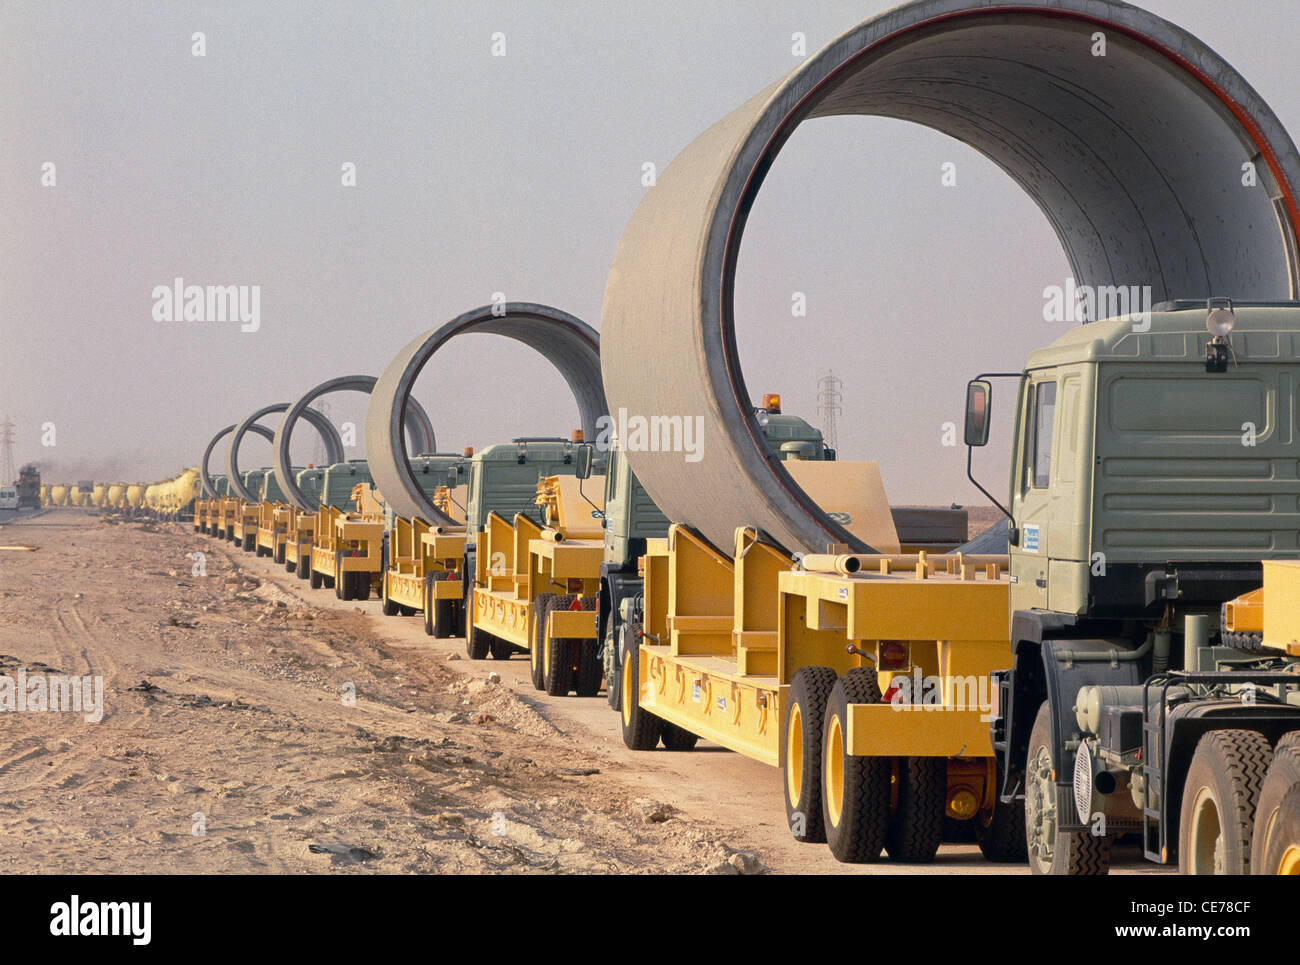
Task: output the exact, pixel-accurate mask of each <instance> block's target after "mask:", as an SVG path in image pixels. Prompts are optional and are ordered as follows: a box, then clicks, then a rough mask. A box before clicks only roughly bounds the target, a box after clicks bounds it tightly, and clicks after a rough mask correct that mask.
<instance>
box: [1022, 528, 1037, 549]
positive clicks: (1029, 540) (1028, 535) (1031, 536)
mask: <svg viewBox="0 0 1300 965" xmlns="http://www.w3.org/2000/svg"><path fill="white" fill-rule="evenodd" d="M1025 552H1026V553H1037V552H1038V524H1037V523H1028V524H1026V525H1025Z"/></svg>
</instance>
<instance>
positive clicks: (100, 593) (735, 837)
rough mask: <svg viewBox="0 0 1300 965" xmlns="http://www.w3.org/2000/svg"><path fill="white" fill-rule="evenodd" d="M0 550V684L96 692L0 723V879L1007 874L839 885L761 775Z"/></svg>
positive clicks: (405, 655)
mask: <svg viewBox="0 0 1300 965" xmlns="http://www.w3.org/2000/svg"><path fill="white" fill-rule="evenodd" d="M0 545H2V546H4V547H5V548H4V549H0V675H9V676H11V677H13V676H15V675H16V674H17V672H18V671H19V670H20V669H25V670H26V672H27V673H28V674H29V675H41V674H52V673H62V674H76V675H87V676H93V675H102V677H103V685H104V695H103V719H102V720H101V721H99V722H88V721H86V720H85V719H84V717H85V715H84V714H81V713H75V712H72V713H52V712H44V713H41V712H25V713H17V712H14V713H3V714H0V788H3V793H2V794H0V872H71V873H86V872H89V873H96V872H119V873H122V872H125V873H131V872H163V873H223V872H254V873H258V872H267V873H283V872H289V873H299V872H370V871H374V872H382V873H409V872H420V873H426V872H469V873H476V872H510V873H515V872H631V873H642V872H643V873H705V872H714V873H725V874H736V873H762V872H765V871H775V872H822V873H867V874H892V873H913V874H915V873H1008V872H1011V873H1024V870H1025V869H1024V868H1023V867H1010V868H1008V867H1006V866H991V865H987V864H985V863H984V862H983V861H982V860H981V858H980V856H979V853H978V850H977V849H976V848H975V847H974V846H973V845H970V844H946V845H944V847H943V849H942V851H941V852H940V856H939V860H938V861H937V862H936V863H935V864H933V865H927V866H899V865H894V864H890V863H881V864H876V865H870V866H862V867H848V866H842V865H839V864H837V863H836V862H835V861H834V860H833V859H832V858H831V857H830V855H829V853H828V852H827V851H826V849H825V848H824V847H822V846H817V845H799V844H797V843H796V842H794V841H793V840H792V839H791V838H790V837H789V834H788V832H787V831H786V829H785V827H784V809H783V805H782V798H781V784H780V776H779V774H778V773H777V771H776V769H775V768H770V767H767V766H764V765H761V764H759V763H757V762H754V761H750V760H747V759H745V758H743V757H741V756H739V755H737V754H732V753H730V752H727V751H724V750H722V749H721V748H717V747H710V746H707V745H701V747H700V748H699V749H698V750H696V751H694V752H691V753H684V754H673V753H670V752H667V751H657V752H653V753H649V754H634V753H632V752H630V751H627V750H626V749H625V748H624V747H623V745H622V742H621V740H620V738H619V733H618V726H617V717H616V715H615V714H614V713H613V712H612V711H610V710H609V708H608V706H607V704H606V703H605V700H604V699H603V697H602V698H599V699H587V700H581V699H579V698H576V697H568V698H548V697H545V696H543V695H540V694H538V693H537V692H536V691H534V690H533V689H532V687H531V685H530V684H529V682H528V679H527V661H526V660H523V659H519V658H518V657H516V659H513V660H509V661H491V660H489V661H485V662H476V661H470V660H468V659H467V658H465V656H464V644H463V642H461V641H434V640H432V639H431V638H429V637H426V636H425V635H424V634H423V631H422V629H421V626H420V621H419V620H418V619H415V618H384V617H382V616H381V615H380V614H379V611H378V604H377V603H376V602H375V601H373V600H372V601H370V602H368V603H362V604H358V603H343V602H340V601H338V600H336V599H335V597H334V595H333V594H332V593H328V592H325V591H316V592H313V591H311V590H309V589H308V588H307V584H306V583H304V582H300V581H298V580H297V579H296V578H294V577H293V576H291V575H290V574H287V573H285V572H284V570H283V569H282V568H281V567H278V566H275V565H274V564H272V562H271V561H270V560H266V559H258V558H256V557H254V556H253V555H251V554H245V553H241V552H238V551H236V550H234V549H233V548H231V547H230V545H229V544H225V543H219V542H217V541H215V540H211V539H209V538H207V537H203V536H200V535H197V534H195V533H194V532H193V531H192V529H190V528H189V527H183V526H180V525H175V524H155V523H142V522H125V521H116V520H115V519H113V518H111V517H105V516H100V515H97V514H96V513H94V512H92V511H86V510H79V509H63V510H51V511H44V512H42V513H40V514H38V515H35V516H22V517H18V518H14V517H12V516H7V517H6V518H5V519H4V520H0ZM29 546H30V547H34V548H33V549H24V548H22V547H29ZM195 552H200V553H203V554H204V566H203V567H202V568H201V569H202V573H200V572H198V569H199V568H197V567H196V565H195V560H194V559H193V557H192V556H191V554H193V553H195ZM494 678H499V679H494ZM353 693H354V694H355V700H354V701H352V702H349V701H348V700H347V699H346V698H347V697H348V695H349V694H353ZM1122 864H1123V866H1124V868H1125V869H1126V870H1140V871H1152V870H1155V869H1152V868H1150V867H1148V866H1145V865H1143V864H1142V863H1141V862H1140V861H1139V860H1137V859H1136V858H1134V859H1133V860H1124V861H1122Z"/></svg>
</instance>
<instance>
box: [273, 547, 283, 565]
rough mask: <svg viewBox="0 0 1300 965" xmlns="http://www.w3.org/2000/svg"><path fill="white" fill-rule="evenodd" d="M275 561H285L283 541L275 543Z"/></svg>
mask: <svg viewBox="0 0 1300 965" xmlns="http://www.w3.org/2000/svg"><path fill="white" fill-rule="evenodd" d="M275 561H276V562H277V563H283V562H284V544H283V543H276V544H275Z"/></svg>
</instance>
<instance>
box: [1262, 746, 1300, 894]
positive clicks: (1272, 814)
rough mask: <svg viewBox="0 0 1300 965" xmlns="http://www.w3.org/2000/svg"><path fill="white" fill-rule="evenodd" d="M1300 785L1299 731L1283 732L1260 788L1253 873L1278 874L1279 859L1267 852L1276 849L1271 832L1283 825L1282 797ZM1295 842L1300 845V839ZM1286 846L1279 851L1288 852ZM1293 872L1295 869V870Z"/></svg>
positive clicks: (1280, 853)
mask: <svg viewBox="0 0 1300 965" xmlns="http://www.w3.org/2000/svg"><path fill="white" fill-rule="evenodd" d="M1297 787H1300V731H1292V732H1291V733H1289V734H1283V735H1282V737H1281V739H1280V740H1279V741H1278V742H1277V746H1275V747H1274V748H1273V763H1272V764H1270V765H1269V766H1268V775H1267V776H1266V777H1265V778H1264V786H1263V787H1261V788H1260V790H1259V805H1258V806H1257V807H1256V808H1255V834H1254V837H1253V839H1252V841H1251V849H1250V870H1251V873H1252V874H1268V875H1272V874H1277V873H1278V869H1277V865H1276V862H1270V861H1269V858H1268V854H1269V852H1270V851H1273V850H1276V849H1275V848H1274V846H1273V845H1274V842H1273V841H1272V835H1273V830H1274V828H1277V827H1280V826H1281V825H1279V823H1278V822H1279V820H1281V819H1282V817H1283V816H1284V815H1283V812H1282V811H1281V806H1282V801H1283V799H1284V798H1285V797H1286V795H1287V794H1288V793H1290V791H1291V789H1292V788H1297ZM1294 843H1295V844H1296V846H1297V847H1300V839H1295V841H1294ZM1285 851H1286V849H1285V848H1283V849H1282V850H1281V851H1279V852H1278V855H1279V859H1280V856H1281V855H1282V854H1283V853H1285ZM1293 873H1294V872H1293Z"/></svg>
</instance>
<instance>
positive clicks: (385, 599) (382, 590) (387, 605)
mask: <svg viewBox="0 0 1300 965" xmlns="http://www.w3.org/2000/svg"><path fill="white" fill-rule="evenodd" d="M382 576H383V579H382V581H381V582H380V584H379V610H380V612H381V613H383V615H384V616H386V617H395V616H397V614H398V611H399V610H400V609H401V608H400V607H399V606H398V605H397V604H396V603H394V602H393V598H392V597H390V596H389V595H388V574H387V573H384V574H382Z"/></svg>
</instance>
